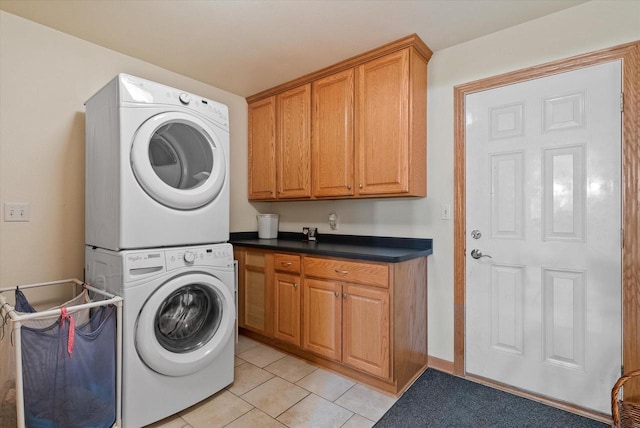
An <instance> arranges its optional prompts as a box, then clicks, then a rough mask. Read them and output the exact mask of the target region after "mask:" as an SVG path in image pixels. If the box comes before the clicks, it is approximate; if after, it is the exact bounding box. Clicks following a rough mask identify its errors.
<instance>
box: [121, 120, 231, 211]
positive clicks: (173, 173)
mask: <svg viewBox="0 0 640 428" xmlns="http://www.w3.org/2000/svg"><path fill="white" fill-rule="evenodd" d="M131 167H132V169H133V173H134V175H135V177H136V179H137V180H138V183H139V184H140V186H141V187H142V188H143V189H144V190H145V192H146V193H147V194H148V195H149V196H151V197H152V198H153V199H155V200H156V201H157V202H159V203H161V204H163V205H166V206H168V207H170V208H174V209H178V210H193V209H197V208H200V207H202V206H205V205H207V204H208V203H210V202H211V201H213V200H214V199H215V198H216V196H217V195H218V194H219V193H220V190H221V189H222V185H223V184H224V181H225V177H226V158H225V153H224V149H223V146H222V141H221V140H220V137H218V135H217V134H216V132H215V131H214V130H213V128H212V127H211V126H210V125H209V124H207V123H206V122H205V121H204V120H201V119H199V118H198V117H196V116H194V115H190V114H187V113H182V112H165V113H161V114H158V115H155V116H153V117H151V118H149V119H148V120H147V121H145V122H144V123H143V124H142V125H141V126H140V128H138V130H137V132H136V134H135V135H134V137H133V144H132V146H131Z"/></svg>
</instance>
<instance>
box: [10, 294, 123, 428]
mask: <svg viewBox="0 0 640 428" xmlns="http://www.w3.org/2000/svg"><path fill="white" fill-rule="evenodd" d="M15 308H16V310H17V311H19V312H35V310H34V309H33V307H31V305H30V304H29V302H28V301H27V299H26V298H25V296H24V294H23V293H22V292H21V291H19V290H17V291H16V306H15ZM86 319H87V317H86V316H82V315H81V314H77V313H76V314H74V315H73V316H72V315H68V314H66V310H65V309H62V315H61V316H60V317H59V318H58V319H57V320H55V321H51V322H50V323H48V325H46V326H44V327H42V322H40V323H39V324H37V325H36V327H35V328H34V327H33V326H29V322H25V324H24V326H23V327H22V328H21V332H22V333H21V337H22V366H23V367H22V373H23V381H24V407H25V423H26V426H27V427H29V428H76V427H77V428H98V427H100V428H102V427H110V426H112V425H113V424H114V422H115V419H116V309H115V307H114V306H112V305H111V306H102V307H99V308H98V309H96V310H93V311H92V312H91V314H90V316H89V317H88V321H86V322H84V323H82V321H84V320H86ZM76 320H78V321H81V322H80V323H76Z"/></svg>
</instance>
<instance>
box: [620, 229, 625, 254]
mask: <svg viewBox="0 0 640 428" xmlns="http://www.w3.org/2000/svg"><path fill="white" fill-rule="evenodd" d="M620 248H622V249H624V229H620Z"/></svg>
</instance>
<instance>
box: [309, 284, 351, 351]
mask: <svg viewBox="0 0 640 428" xmlns="http://www.w3.org/2000/svg"><path fill="white" fill-rule="evenodd" d="M303 300H304V339H303V341H304V345H303V348H304V349H306V350H308V351H311V352H314V353H316V354H318V355H321V356H323V357H326V358H330V359H332V360H335V361H341V360H342V286H341V285H340V284H338V283H336V282H331V281H326V280H317V279H311V278H305V280H304V299H303Z"/></svg>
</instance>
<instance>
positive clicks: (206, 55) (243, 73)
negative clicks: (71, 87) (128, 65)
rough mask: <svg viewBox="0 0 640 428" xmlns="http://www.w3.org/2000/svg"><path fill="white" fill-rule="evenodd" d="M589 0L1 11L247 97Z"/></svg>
mask: <svg viewBox="0 0 640 428" xmlns="http://www.w3.org/2000/svg"><path fill="white" fill-rule="evenodd" d="M584 2H585V0H181V1H178V0H92V1H87V0H47V1H44V0H0V9H2V10H4V11H6V12H9V13H12V14H15V15H18V16H21V17H24V18H26V19H29V20H32V21H35V22H38V23H41V24H44V25H46V26H49V27H52V28H55V29H57V30H60V31H63V32H65V33H68V34H71V35H73V36H76V37H79V38H81V39H84V40H87V41H90V42H92V43H95V44H97V45H100V46H104V47H106V48H109V49H112V50H114V51H117V52H121V53H123V54H126V55H130V56H132V57H136V58H139V59H141V60H143V61H146V62H149V63H152V64H155V65H157V66H160V67H162V68H165V69H167V70H171V71H174V72H176V73H179V74H182V75H185V76H189V77H191V78H193V79H196V80H199V81H201V82H205V83H207V84H210V85H212V86H215V87H218V88H220V89H224V90H226V91H229V92H232V93H234V94H237V95H241V96H249V95H252V94H255V93H257V92H260V91H262V90H265V89H268V88H271V87H273V86H276V85H278V84H280V83H284V82H287V81H289V80H292V79H294V78H297V77H299V76H302V75H304V74H307V73H310V72H312V71H315V70H317V69H320V68H323V67H326V66H329V65H332V64H334V63H336V62H339V61H341V60H344V59H346V58H349V57H352V56H354V55H357V54H360V53H363V52H365V51H367V50H370V49H373V48H376V47H378V46H380V45H383V44H385V43H388V42H391V41H394V40H397V39H400V38H402V37H404V36H407V35H409V34H412V33H417V34H418V35H419V36H420V38H422V40H424V42H425V43H426V44H427V45H428V46H429V47H430V48H431V50H433V51H434V52H435V51H438V50H440V49H444V48H447V47H450V46H453V45H456V44H459V43H463V42H465V41H468V40H472V39H475V38H478V37H481V36H484V35H486V34H490V33H493V32H496V31H499V30H502V29H504V28H508V27H511V26H514V25H517V24H520V23H523V22H526V21H530V20H533V19H536V18H539V17H541V16H545V15H548V14H551V13H554V12H557V11H559V10H562V9H566V8H569V7H573V6H576V5H578V4H580V3H584Z"/></svg>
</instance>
